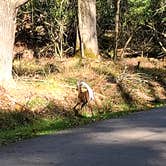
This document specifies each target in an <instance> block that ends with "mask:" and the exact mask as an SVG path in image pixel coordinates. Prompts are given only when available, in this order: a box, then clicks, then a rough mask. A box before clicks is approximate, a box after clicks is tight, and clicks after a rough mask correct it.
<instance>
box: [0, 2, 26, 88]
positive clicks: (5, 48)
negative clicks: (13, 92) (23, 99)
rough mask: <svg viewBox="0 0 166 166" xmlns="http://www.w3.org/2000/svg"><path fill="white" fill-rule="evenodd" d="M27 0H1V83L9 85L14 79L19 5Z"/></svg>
mask: <svg viewBox="0 0 166 166" xmlns="http://www.w3.org/2000/svg"><path fill="white" fill-rule="evenodd" d="M26 1H27V0H1V2H0V84H1V85H5V86H8V85H7V83H8V82H9V81H10V80H12V59H13V47H14V38H15V19H16V13H17V12H16V11H17V7H19V6H20V5H21V4H23V3H25V2H26Z"/></svg>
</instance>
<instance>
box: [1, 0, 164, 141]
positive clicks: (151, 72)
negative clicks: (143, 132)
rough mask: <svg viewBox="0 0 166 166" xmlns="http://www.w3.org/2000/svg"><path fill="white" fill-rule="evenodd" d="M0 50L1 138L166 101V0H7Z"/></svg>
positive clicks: (36, 132) (3, 7) (3, 6)
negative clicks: (84, 95) (82, 95)
mask: <svg viewBox="0 0 166 166" xmlns="http://www.w3.org/2000/svg"><path fill="white" fill-rule="evenodd" d="M0 52H1V55H0V85H1V86H0V94H1V97H0V110H1V111H0V128H1V129H0V135H1V136H0V144H3V143H6V142H11V141H16V140H19V139H23V138H29V137H33V136H36V135H39V134H41V133H48V132H51V131H54V130H60V129H64V128H68V127H74V126H78V125H81V124H85V123H89V122H92V121H96V120H100V119H106V118H110V117H114V116H115V117H117V116H121V115H123V114H126V113H129V112H133V111H140V110H145V109H147V108H152V107H156V106H161V105H164V104H165V103H166V59H165V55H166V2H165V0H144V1H142V0H29V1H28V0H16V1H13V0H11V1H9V0H3V1H2V2H0ZM80 80H82V81H84V82H86V83H87V84H88V85H89V86H90V87H91V88H92V90H93V92H94V96H95V97H94V98H95V102H94V101H93V102H92V103H90V105H91V107H90V108H89V107H88V106H85V107H83V109H82V106H84V103H83V105H82V106H80V108H79V109H78V110H77V113H78V112H79V115H81V116H76V115H75V114H74V111H73V107H74V105H75V104H76V103H77V102H78V97H79V95H78V92H79V90H78V89H79V88H78V87H76V86H78V82H79V81H80ZM84 91H85V92H86V88H84ZM88 92H89V91H88ZM81 102H82V100H81ZM90 109H93V112H94V115H92V112H91V111H90ZM4 131H6V132H4Z"/></svg>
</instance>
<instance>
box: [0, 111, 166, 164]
mask: <svg viewBox="0 0 166 166" xmlns="http://www.w3.org/2000/svg"><path fill="white" fill-rule="evenodd" d="M0 166H166V108H160V109H156V110H152V111H148V112H141V113H134V114H132V115H128V116H125V117H123V118H120V119H111V120H106V121H102V122H97V123H95V124H91V125H88V126H85V127H84V128H79V129H74V130H68V131H63V132H60V133H58V134H53V135H48V136H42V137H38V138H35V139H30V140H26V141H23V142H20V143H17V144H12V145H9V146H8V147H1V148H0Z"/></svg>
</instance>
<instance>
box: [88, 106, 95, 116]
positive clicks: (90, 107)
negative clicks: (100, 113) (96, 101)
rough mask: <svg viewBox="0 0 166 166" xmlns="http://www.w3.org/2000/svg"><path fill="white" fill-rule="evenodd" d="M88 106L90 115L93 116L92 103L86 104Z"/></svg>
mask: <svg viewBox="0 0 166 166" xmlns="http://www.w3.org/2000/svg"><path fill="white" fill-rule="evenodd" d="M88 107H89V109H90V111H91V115H92V116H94V113H93V109H92V105H91V104H90V103H89V104H88Z"/></svg>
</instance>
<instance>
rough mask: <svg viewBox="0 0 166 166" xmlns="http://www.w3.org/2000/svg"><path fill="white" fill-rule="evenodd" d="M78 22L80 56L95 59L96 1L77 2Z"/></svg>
mask: <svg viewBox="0 0 166 166" xmlns="http://www.w3.org/2000/svg"><path fill="white" fill-rule="evenodd" d="M78 22H79V31H78V32H79V35H78V37H79V42H80V50H81V55H82V56H85V57H93V58H97V57H98V53H99V50H98V41H97V30H96V0H91V1H89V0H78Z"/></svg>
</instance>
